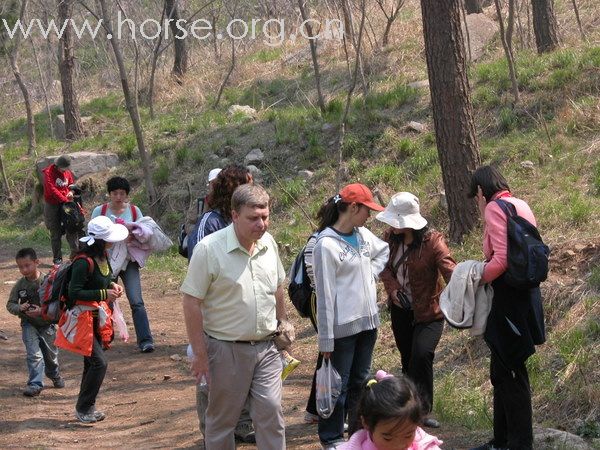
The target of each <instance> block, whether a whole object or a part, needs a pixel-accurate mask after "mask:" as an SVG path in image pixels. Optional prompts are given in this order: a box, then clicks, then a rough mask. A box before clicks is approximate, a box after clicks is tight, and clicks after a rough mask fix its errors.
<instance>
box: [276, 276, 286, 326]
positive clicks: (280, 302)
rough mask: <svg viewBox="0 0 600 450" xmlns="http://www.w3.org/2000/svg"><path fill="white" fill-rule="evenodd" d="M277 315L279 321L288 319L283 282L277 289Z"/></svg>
mask: <svg viewBox="0 0 600 450" xmlns="http://www.w3.org/2000/svg"><path fill="white" fill-rule="evenodd" d="M275 316H276V317H277V320H278V321H282V320H287V313H286V312H285V294H284V291H283V283H281V284H280V285H279V286H278V287H277V290H276V291H275Z"/></svg>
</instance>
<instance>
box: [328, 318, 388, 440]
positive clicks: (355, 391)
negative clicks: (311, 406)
mask: <svg viewBox="0 0 600 450" xmlns="http://www.w3.org/2000/svg"><path fill="white" fill-rule="evenodd" d="M376 340H377V329H374V330H367V331H361V332H360V333H358V334H354V335H352V336H347V337H344V338H339V339H335V341H334V347H333V353H331V363H332V364H333V367H334V368H335V370H337V371H338V373H339V374H340V377H341V378H342V391H341V393H340V396H339V397H338V399H337V402H336V404H335V409H334V410H333V414H332V415H331V416H330V417H329V418H327V419H323V418H321V419H319V439H320V440H321V443H322V444H323V445H327V444H333V443H335V442H342V441H343V440H344V420H345V418H346V415H347V416H348V417H349V418H353V417H354V413H355V411H354V410H355V409H356V404H357V403H358V398H359V396H360V392H361V389H362V385H363V383H364V381H365V379H366V378H367V377H368V376H369V371H370V370H371V359H372V356H373V348H374V347H375V341H376Z"/></svg>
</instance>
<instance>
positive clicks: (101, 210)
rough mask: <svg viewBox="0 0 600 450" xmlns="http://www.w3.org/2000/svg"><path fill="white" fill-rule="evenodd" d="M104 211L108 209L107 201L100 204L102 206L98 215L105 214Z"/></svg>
mask: <svg viewBox="0 0 600 450" xmlns="http://www.w3.org/2000/svg"><path fill="white" fill-rule="evenodd" d="M106 211H108V203H104V204H103V205H102V208H100V215H101V216H105V215H106Z"/></svg>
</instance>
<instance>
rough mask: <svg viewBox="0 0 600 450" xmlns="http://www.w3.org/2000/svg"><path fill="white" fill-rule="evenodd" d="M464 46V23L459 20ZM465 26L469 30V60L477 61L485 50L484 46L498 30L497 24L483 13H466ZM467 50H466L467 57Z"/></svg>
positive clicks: (465, 34) (465, 36)
mask: <svg viewBox="0 0 600 450" xmlns="http://www.w3.org/2000/svg"><path fill="white" fill-rule="evenodd" d="M461 28H462V32H463V37H464V39H465V46H466V45H467V33H466V30H465V23H464V22H461ZM467 28H468V30H469V46H470V48H471V60H472V61H477V60H478V59H479V58H481V57H482V56H483V54H484V52H485V49H486V47H487V46H488V44H489V43H490V42H491V41H492V39H493V38H494V36H495V35H496V33H497V32H498V25H497V24H496V22H494V21H493V20H492V19H490V18H489V17H488V16H486V15H485V14H483V13H481V14H469V15H467ZM468 57H469V52H468V51H467V58H468Z"/></svg>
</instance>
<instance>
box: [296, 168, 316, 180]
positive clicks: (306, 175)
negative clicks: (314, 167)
mask: <svg viewBox="0 0 600 450" xmlns="http://www.w3.org/2000/svg"><path fill="white" fill-rule="evenodd" d="M298 175H300V176H301V177H302V178H304V179H305V180H310V179H311V178H312V177H313V176H314V173H313V172H311V171H310V170H301V171H300V172H298Z"/></svg>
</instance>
